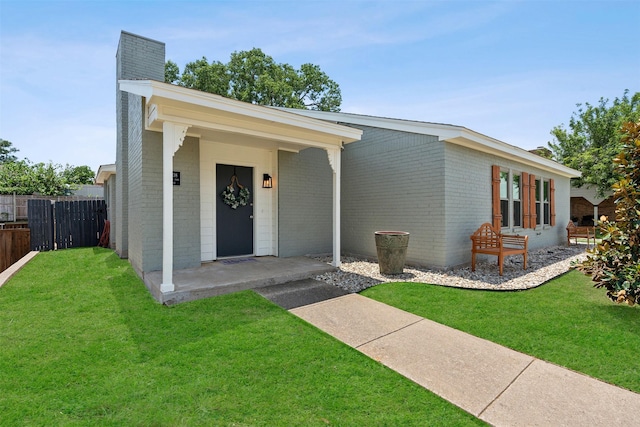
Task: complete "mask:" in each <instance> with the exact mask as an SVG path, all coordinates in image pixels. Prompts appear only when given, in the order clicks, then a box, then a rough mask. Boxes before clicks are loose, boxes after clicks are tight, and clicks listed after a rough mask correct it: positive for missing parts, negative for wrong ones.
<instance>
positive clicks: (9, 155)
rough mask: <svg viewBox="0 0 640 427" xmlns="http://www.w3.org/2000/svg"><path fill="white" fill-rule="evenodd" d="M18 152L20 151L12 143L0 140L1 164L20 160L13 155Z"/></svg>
mask: <svg viewBox="0 0 640 427" xmlns="http://www.w3.org/2000/svg"><path fill="white" fill-rule="evenodd" d="M16 152H18V149H17V148H15V147H14V146H13V144H12V143H11V141H7V140H6V139H2V138H0V164H2V163H8V162H15V161H16V160H18V158H17V157H16V156H14V155H13V153H16Z"/></svg>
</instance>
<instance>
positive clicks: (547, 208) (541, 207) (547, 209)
mask: <svg viewBox="0 0 640 427" xmlns="http://www.w3.org/2000/svg"><path fill="white" fill-rule="evenodd" d="M538 183H540V185H538ZM545 187H546V188H547V200H545V199H544V189H545ZM535 211H536V227H551V180H550V179H549V178H544V177H541V176H540V177H536V208H535ZM545 213H548V215H546V216H547V218H545ZM545 220H546V221H545Z"/></svg>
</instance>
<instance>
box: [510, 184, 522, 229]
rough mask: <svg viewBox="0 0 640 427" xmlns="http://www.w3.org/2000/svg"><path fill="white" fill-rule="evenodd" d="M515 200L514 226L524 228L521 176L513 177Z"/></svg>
mask: <svg viewBox="0 0 640 427" xmlns="http://www.w3.org/2000/svg"><path fill="white" fill-rule="evenodd" d="M511 185H512V189H513V190H512V192H511V198H512V199H513V226H514V227H522V200H521V196H520V193H521V192H520V175H513V177H512V180H511Z"/></svg>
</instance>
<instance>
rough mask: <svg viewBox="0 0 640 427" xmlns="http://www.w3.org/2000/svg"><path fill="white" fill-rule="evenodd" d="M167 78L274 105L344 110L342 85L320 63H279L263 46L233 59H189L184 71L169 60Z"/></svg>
mask: <svg viewBox="0 0 640 427" xmlns="http://www.w3.org/2000/svg"><path fill="white" fill-rule="evenodd" d="M165 81H166V82H167V83H174V84H178V85H180V86H184V87H188V88H192V89H198V90H201V91H204V92H210V93H215V94H218V95H222V96H226V97H228V98H233V99H237V100H240V101H245V102H250V103H253V104H258V105H270V106H274V107H289V108H301V109H311V110H321V111H340V104H341V103H342V95H341V93H340V87H339V85H338V84H337V83H336V82H335V81H333V80H331V79H330V78H329V76H327V74H326V73H324V72H323V71H322V70H321V69H320V67H319V66H317V65H314V64H302V65H301V66H300V69H295V68H294V67H293V66H291V65H289V64H279V63H276V62H275V61H274V59H273V58H272V57H271V56H269V55H266V54H265V53H264V52H262V50H260V49H258V48H253V49H251V50H249V51H240V52H233V53H232V54H231V58H230V60H229V62H227V63H226V64H224V63H222V62H220V61H212V62H211V63H209V61H208V60H207V58H206V57H204V56H203V57H202V59H198V60H195V61H192V62H189V63H187V64H186V65H185V67H184V70H183V71H182V74H180V68H179V67H178V65H177V64H176V63H175V62H173V61H171V60H169V61H167V62H166V64H165Z"/></svg>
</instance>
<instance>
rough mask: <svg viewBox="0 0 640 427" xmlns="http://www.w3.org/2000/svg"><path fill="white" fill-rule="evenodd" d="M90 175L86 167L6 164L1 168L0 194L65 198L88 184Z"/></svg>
mask: <svg viewBox="0 0 640 427" xmlns="http://www.w3.org/2000/svg"><path fill="white" fill-rule="evenodd" d="M93 176H94V174H93V171H92V170H91V168H89V166H77V167H76V166H69V165H67V166H66V167H65V168H63V167H62V166H61V165H58V164H53V163H46V164H45V163H35V164H34V163H31V162H30V161H29V160H26V159H25V160H19V161H14V162H8V163H4V164H2V166H1V167H0V194H12V193H16V194H34V193H36V194H41V195H43V196H64V195H67V194H69V192H70V191H73V190H75V189H77V188H78V186H79V185H81V184H88V183H91V182H92V181H93Z"/></svg>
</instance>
